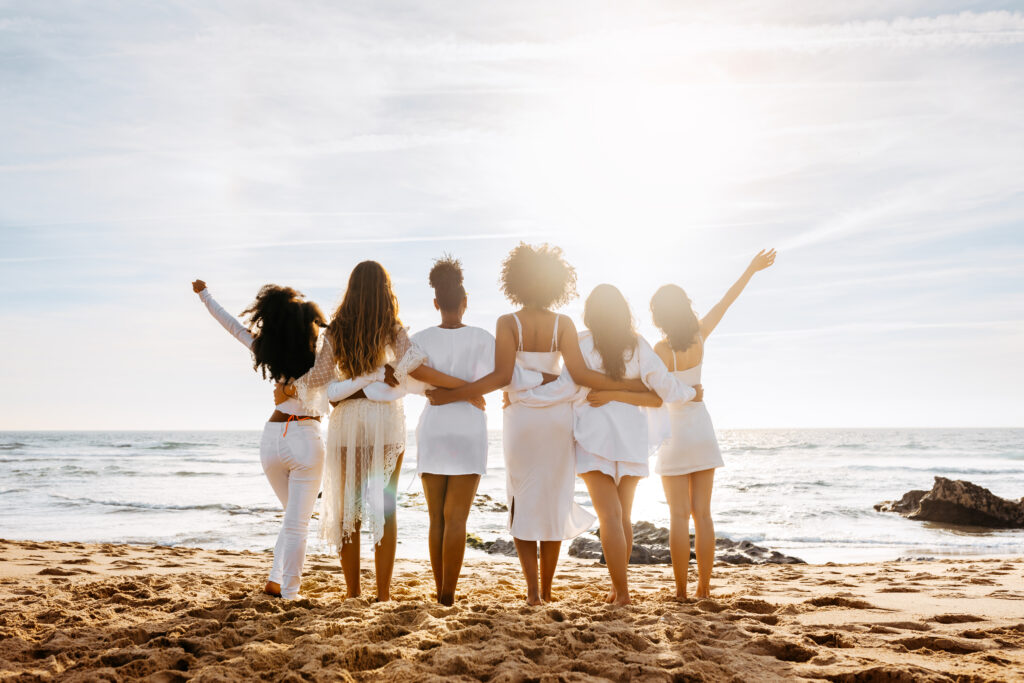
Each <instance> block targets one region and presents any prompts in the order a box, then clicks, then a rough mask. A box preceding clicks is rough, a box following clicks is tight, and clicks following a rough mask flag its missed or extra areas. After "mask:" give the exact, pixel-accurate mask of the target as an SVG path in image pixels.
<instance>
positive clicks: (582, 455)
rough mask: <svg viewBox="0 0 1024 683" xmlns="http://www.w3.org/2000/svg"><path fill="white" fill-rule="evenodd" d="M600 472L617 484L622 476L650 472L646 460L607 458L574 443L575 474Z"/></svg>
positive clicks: (642, 475) (640, 474) (638, 475)
mask: <svg viewBox="0 0 1024 683" xmlns="http://www.w3.org/2000/svg"><path fill="white" fill-rule="evenodd" d="M587 472H602V473H604V474H607V475H608V476H609V477H611V478H612V479H614V480H615V484H616V485H618V483H619V482H620V481H622V478H623V477H646V476H648V475H649V474H650V473H651V469H650V467H648V465H647V461H646V460H645V461H644V462H629V461H626V460H609V459H608V458H603V457H601V456H600V455H595V454H594V453H591V452H590V451H588V450H586V449H585V448H583V446H580V445H579V444H576V474H577V475H580V474H586V473H587Z"/></svg>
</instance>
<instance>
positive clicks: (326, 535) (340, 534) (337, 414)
mask: <svg viewBox="0 0 1024 683" xmlns="http://www.w3.org/2000/svg"><path fill="white" fill-rule="evenodd" d="M404 452H405V410H404V409H403V407H402V401H401V400H398V401H387V402H378V401H370V400H368V399H365V398H356V399H349V400H347V401H342V402H341V403H340V404H338V407H336V408H335V409H334V410H333V411H332V412H331V419H330V422H329V423H328V428H327V457H326V459H325V461H324V483H323V491H324V497H323V501H322V502H321V506H320V507H321V512H320V537H321V538H322V539H324V540H325V541H327V542H328V543H330V544H331V545H333V546H335V547H340V546H341V544H342V542H343V541H348V540H350V538H351V536H352V532H354V531H355V529H356V524H359V523H362V524H363V526H368V527H369V530H370V532H371V534H372V535H373V543H374V545H376V544H378V543H380V539H381V537H382V536H383V535H384V489H385V488H386V487H387V485H388V481H389V480H390V479H391V475H392V473H394V471H395V464H396V463H397V462H398V457H399V456H400V455H401V454H402V453H404Z"/></svg>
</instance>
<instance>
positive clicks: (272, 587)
mask: <svg viewBox="0 0 1024 683" xmlns="http://www.w3.org/2000/svg"><path fill="white" fill-rule="evenodd" d="M263 592H264V593H266V594H267V595H272V596H274V597H275V598H279V597H281V584H279V583H274V582H273V581H267V585H266V586H264V587H263Z"/></svg>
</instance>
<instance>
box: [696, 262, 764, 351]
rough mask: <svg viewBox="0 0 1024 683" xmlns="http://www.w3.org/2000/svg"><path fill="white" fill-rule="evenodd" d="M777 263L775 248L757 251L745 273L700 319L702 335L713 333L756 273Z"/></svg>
mask: <svg viewBox="0 0 1024 683" xmlns="http://www.w3.org/2000/svg"><path fill="white" fill-rule="evenodd" d="M773 263H775V250H774V249H768V250H765V249H762V250H761V251H759V252H757V256H755V257H754V258H753V260H752V261H751V262H750V265H749V266H747V269H746V270H745V271H743V275H740V279H739V280H737V281H736V283H735V284H734V285H733V286H732V287H730V288H729V291H728V292H726V293H725V296H723V297H722V300H721V301H719V302H718V303H717V304H715V305H714V306H713V307H712V308H711V310H710V311H708V312H707V315H705V316H704V317H703V318H701V321H700V335H701V336H702V337H704V338H705V339H707V337H708V335H709V334H711V332H712V330H714V329H715V328H716V327H718V323H720V322H722V316H723V315H725V312H726V311H727V310H729V307H730V306H732V304H733V302H734V301H736V299H737V298H738V297H739V295H740V292H742V291H743V289H744V288H745V287H746V286H747V283H748V282H750V278H752V277H754V273H756V272H757V271H759V270H764V269H765V268H767V267H768V266H770V265H772V264H773Z"/></svg>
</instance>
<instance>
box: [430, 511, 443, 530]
mask: <svg viewBox="0 0 1024 683" xmlns="http://www.w3.org/2000/svg"><path fill="white" fill-rule="evenodd" d="M428 516H429V517H430V526H444V523H445V521H446V517H445V514H444V512H442V511H441V510H433V511H430V512H428Z"/></svg>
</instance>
